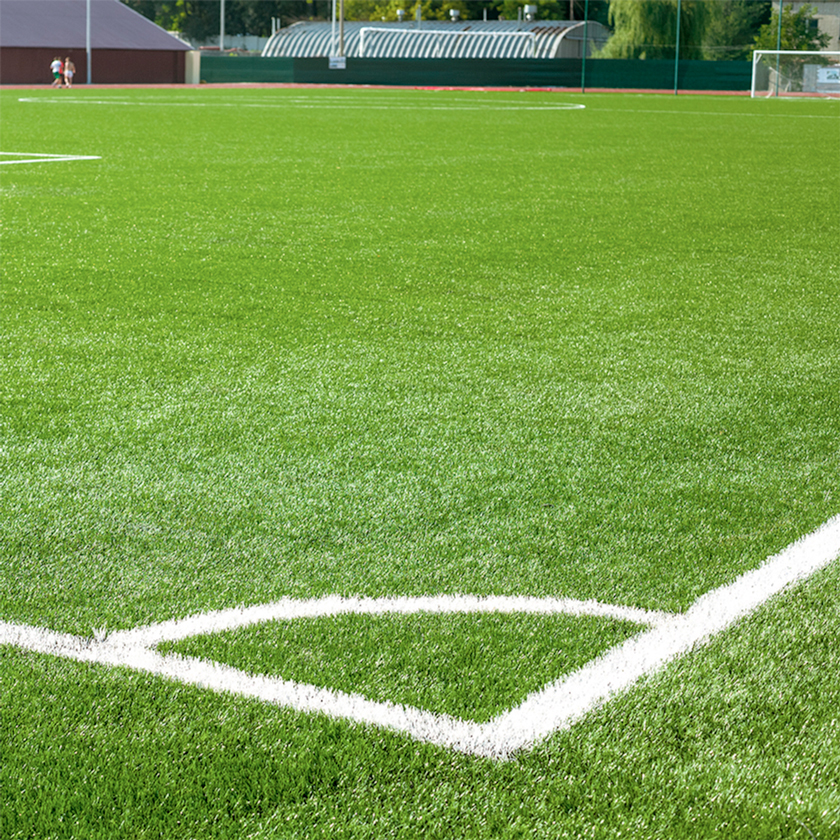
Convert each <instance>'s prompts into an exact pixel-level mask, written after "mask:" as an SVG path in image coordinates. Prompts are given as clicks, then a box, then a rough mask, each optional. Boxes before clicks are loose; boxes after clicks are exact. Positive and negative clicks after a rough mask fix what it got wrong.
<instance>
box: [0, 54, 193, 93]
mask: <svg viewBox="0 0 840 840" xmlns="http://www.w3.org/2000/svg"><path fill="white" fill-rule="evenodd" d="M57 55H59V56H61V58H65V57H67V56H68V55H69V56H70V57H71V58H72V59H73V63H74V64H75V65H76V77H75V84H84V83H85V82H87V55H86V54H85V51H84V50H78V49H77V50H67V49H66V48H65V49H61V48H56V49H48V48H45V47H37V48H36V47H4V48H3V49H2V50H0V84H4V85H32V84H40V83H42V82H43V83H44V84H45V85H48V84H50V83H51V82H52V74H51V73H50V62H51V61H52V60H53V58H54V57H55V56H57ZM185 55H186V53H184V52H181V51H175V50H93V52H92V54H91V68H92V71H93V72H92V79H91V81H92V82H93V83H94V84H103V85H107V84H182V83H183V82H184V71H185Z"/></svg>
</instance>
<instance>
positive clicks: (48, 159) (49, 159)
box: [0, 152, 102, 166]
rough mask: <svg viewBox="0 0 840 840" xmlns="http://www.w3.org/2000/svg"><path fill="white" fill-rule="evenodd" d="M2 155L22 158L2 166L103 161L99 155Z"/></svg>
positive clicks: (19, 153) (21, 153) (1, 161)
mask: <svg viewBox="0 0 840 840" xmlns="http://www.w3.org/2000/svg"><path fill="white" fill-rule="evenodd" d="M0 155H8V156H10V157H15V158H20V159H19V160H0V166H2V165H3V164H6V165H8V164H12V163H60V162H62V161H68V160H102V158H101V157H100V156H99V155H46V154H42V153H40V152H0Z"/></svg>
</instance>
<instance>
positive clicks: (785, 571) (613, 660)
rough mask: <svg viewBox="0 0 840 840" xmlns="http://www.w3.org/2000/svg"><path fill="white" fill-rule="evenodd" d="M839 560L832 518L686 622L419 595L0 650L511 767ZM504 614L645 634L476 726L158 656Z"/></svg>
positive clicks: (718, 593)
mask: <svg viewBox="0 0 840 840" xmlns="http://www.w3.org/2000/svg"><path fill="white" fill-rule="evenodd" d="M838 556H840V516H836V517H834V518H833V519H831V520H829V521H828V522H826V523H825V524H824V525H823V526H822V527H820V528H819V529H817V530H816V531H814V532H813V533H812V534H809V535H808V536H806V537H804V538H802V539H800V540H798V541H796V542H794V543H792V544H791V545H790V546H788V547H787V548H786V549H784V550H783V551H781V552H780V553H779V554H776V555H774V556H772V557H770V558H769V559H768V560H767V561H765V562H764V563H763V564H762V565H761V566H760V567H758V568H757V569H754V570H753V571H750V572H746V573H745V574H743V575H741V576H740V577H738V578H737V579H736V580H735V581H733V582H732V583H730V584H727V585H725V586H722V587H719V588H717V589H714V590H712V591H711V592H707V593H706V594H705V595H702V596H701V597H700V598H698V599H697V601H695V602H694V604H693V605H692V606H691V608H690V609H689V610H688V611H687V612H686V613H683V614H678V615H669V614H665V613H659V612H647V611H644V610H637V609H634V608H631V607H621V606H615V605H609V604H601V603H599V602H595V601H575V600H572V599H552V598H546V599H542V598H531V597H525V596H523V597H505V596H490V597H478V596H469V595H456V596H453V595H441V596H436V597H435V596H428V597H419V598H410V597H399V598H341V597H338V596H327V597H325V598H317V599H310V600H303V601H300V600H292V599H283V600H282V601H278V602H275V603H273V604H262V605H258V606H254V607H247V608H241V609H233V610H221V611H217V612H212V613H205V614H202V615H197V616H191V617H188V618H185V619H179V620H175V621H170V622H164V623H162V624H157V625H152V626H149V627H141V628H136V629H133V630H125V631H119V632H116V633H113V634H111V635H110V636H107V637H106V638H104V639H102V640H96V639H91V638H84V637H79V636H73V635H70V634H62V633H56V632H54V631H51V630H47V629H44V628H39V627H31V626H27V625H21V624H16V623H10V622H0V644H5V645H13V646H16V647H20V648H24V649H27V650H31V651H35V652H38V653H44V654H50V655H54V656H60V657H65V658H69V659H74V660H76V661H79V662H89V663H97V664H101V665H108V666H111V667H126V668H130V669H132V670H137V671H143V672H146V673H149V674H155V675H157V676H161V677H164V678H167V679H171V680H175V681H178V682H181V683H185V684H190V685H196V686H201V687H204V688H207V689H210V690H213V691H218V692H230V693H234V694H238V695H241V696H246V697H251V698H254V699H257V700H261V701H263V702H267V703H272V704H276V705H280V706H283V707H287V708H291V709H294V710H297V711H300V712H307V713H313V712H317V713H321V714H326V715H329V716H332V717H338V718H344V719H347V720H352V721H355V722H358V723H367V724H372V725H375V726H381V727H384V728H387V729H391V730H395V731H398V732H402V733H405V734H408V735H410V736H411V737H413V738H415V739H417V740H420V741H424V742H428V743H432V744H437V745H439V746H445V747H449V748H451V749H455V750H458V751H460V752H465V753H469V754H473V755H480V756H486V757H491V758H500V759H501V758H508V757H510V756H511V755H512V754H514V753H516V752H518V751H522V750H527V749H529V748H531V747H533V746H535V745H536V744H537V743H538V742H539V741H541V740H543V739H544V738H546V737H548V736H549V735H551V734H552V733H554V732H557V731H559V730H562V729H565V728H568V727H569V726H571V725H572V724H573V723H575V721H577V720H580V719H581V718H582V717H584V716H585V715H586V714H588V713H589V712H590V711H592V710H594V709H596V708H598V707H599V706H601V705H603V704H604V703H605V702H607V701H608V700H609V699H610V698H611V697H612V696H614V695H616V694H617V693H620V692H622V691H624V690H626V689H628V688H629V687H630V686H632V685H633V684H634V683H635V682H636V681H638V680H639V679H640V678H641V677H643V676H645V675H650V674H653V673H655V672H656V671H658V670H660V669H661V668H662V667H663V666H664V665H666V664H667V663H668V662H670V661H672V660H673V659H675V658H676V657H678V656H680V655H682V654H685V653H688V652H689V651H691V650H692V649H693V648H694V647H696V646H697V645H700V644H703V643H704V642H706V641H708V640H709V639H710V638H712V637H713V636H714V635H715V634H717V633H719V632H720V631H722V630H724V629H726V628H727V627H729V626H731V625H732V624H734V623H735V622H737V621H738V620H739V619H741V618H743V617H744V616H746V615H748V614H749V613H751V612H752V611H753V610H755V609H756V608H758V607H759V606H761V605H762V604H763V603H765V602H766V601H767V600H768V599H770V598H772V597H773V596H774V595H777V594H778V593H780V592H782V591H783V590H784V589H786V588H788V587H790V586H791V585H794V584H796V583H798V582H800V581H803V580H806V579H807V578H808V577H810V576H811V575H812V574H814V573H815V572H816V571H818V570H819V569H821V568H823V567H824V566H827V565H828V564H829V563H831V562H832V561H833V560H835V559H837V557H838ZM423 612H425V613H430V612H433V613H474V612H485V613H486V612H508V613H513V612H516V613H541V614H561V613H562V614H566V615H578V616H580V615H589V616H592V615H596V616H601V617H605V618H614V619H623V620H629V621H636V622H638V623H641V624H645V625H648V627H649V628H650V629H648V630H646V631H643V632H641V633H640V634H638V635H636V636H634V637H632V638H630V639H628V640H627V641H626V642H624V643H622V644H620V645H617V646H616V647H614V648H612V649H610V650H608V651H607V652H606V653H604V654H603V655H601V656H599V657H598V658H596V659H593V660H592V661H590V662H589V663H587V664H586V665H584V666H583V667H582V668H580V669H578V670H577V671H575V672H573V673H571V674H569V675H567V676H565V677H563V678H561V679H559V680H557V681H555V682H553V683H551V684H549V685H547V686H545V687H544V688H542V689H541V690H539V691H536V692H534V693H532V694H530V695H529V696H528V697H527V698H526V699H525V700H524V702H523V703H521V704H520V705H519V706H517V707H515V708H513V709H511V710H510V711H508V712H505V713H503V714H501V715H499V716H498V717H496V718H494V719H493V720H491V721H489V722H488V723H484V724H479V723H474V722H472V721H466V720H461V719H459V718H454V717H451V716H448V715H440V714H435V713H432V712H429V711H426V710H424V709H416V708H413V707H410V706H401V705H397V704H393V703H380V702H376V701H372V700H369V699H367V698H365V697H362V696H360V695H356V694H347V693H345V692H340V691H331V690H329V689H325V688H320V687H317V686H312V685H305V684H302V683H296V682H293V681H290V680H283V679H279V678H275V677H266V676H255V675H253V674H247V673H245V672H243V671H240V670H238V669H236V668H233V667H231V666H228V665H223V664H220V663H216V662H208V661H205V660H201V659H196V658H193V657H185V656H180V655H178V654H166V655H164V654H161V653H159V652H157V651H156V650H155V649H154V647H155V646H156V645H158V644H160V643H161V642H163V641H177V640H179V639H184V638H189V637H191V636H197V635H203V634H208V633H219V632H223V631H225V630H229V629H233V628H235V627H245V626H250V625H253V624H258V623H262V622H265V621H275V620H288V619H292V618H303V617H327V616H334V615H340V614H350V613H365V614H369V615H385V614H392V613H402V614H411V613H423Z"/></svg>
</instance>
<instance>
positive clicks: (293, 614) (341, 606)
mask: <svg viewBox="0 0 840 840" xmlns="http://www.w3.org/2000/svg"><path fill="white" fill-rule="evenodd" d="M397 613H399V614H403V615H412V614H414V613H452V614H454V613H531V614H542V615H560V614H562V615H571V616H593V617H598V618H611V619H615V620H618V621H631V622H633V623H635V624H644V625H647V626H649V627H653V626H658V625H660V624H662V623H664V622H666V621H668V620H669V619H671V618H672V617H673V616H672V615H671V614H670V613H663V612H656V611H653V610H642V609H638V608H636V607H625V606H621V605H616V604H602V603H601V602H599V601H578V600H575V599H572V598H535V597H530V596H519V595H510V596H507V595H488V596H480V595H427V596H416V597H412V596H399V597H393V598H361V597H358V598H344V597H342V596H340V595H326V596H324V597H321V598H310V599H306V600H297V599H294V598H282V599H281V600H279V601H274V602H272V603H269V604H257V605H255V606H252V607H234V608H232V609H227V610H218V611H215V612H209V613H200V614H198V615H192V616H187V617H185V618H178V619H173V620H172V621H165V622H162V623H160V624H152V625H149V626H147V627H137V628H134V629H132V630H119V631H116V632H115V633H112V634H111V635H110V637H109V638H110V639H111V640H112V641H120V642H122V643H124V644H141V645H145V646H147V647H151V646H154V645H158V644H160V643H161V642H176V641H180V640H182V639H188V638H190V637H192V636H203V635H206V634H208V633H223V632H225V631H227V630H235V629H238V628H240V627H249V626H251V625H253V624H261V623H263V622H266V621H290V620H292V619H299V618H323V617H326V616H336V615H349V614H356V615H386V614H397Z"/></svg>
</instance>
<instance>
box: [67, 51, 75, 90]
mask: <svg viewBox="0 0 840 840" xmlns="http://www.w3.org/2000/svg"><path fill="white" fill-rule="evenodd" d="M75 72H76V65H75V64H73V62H72V61H71V60H70V56H69V55H68V56H67V58H65V59H64V87H73V74H74V73H75Z"/></svg>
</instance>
